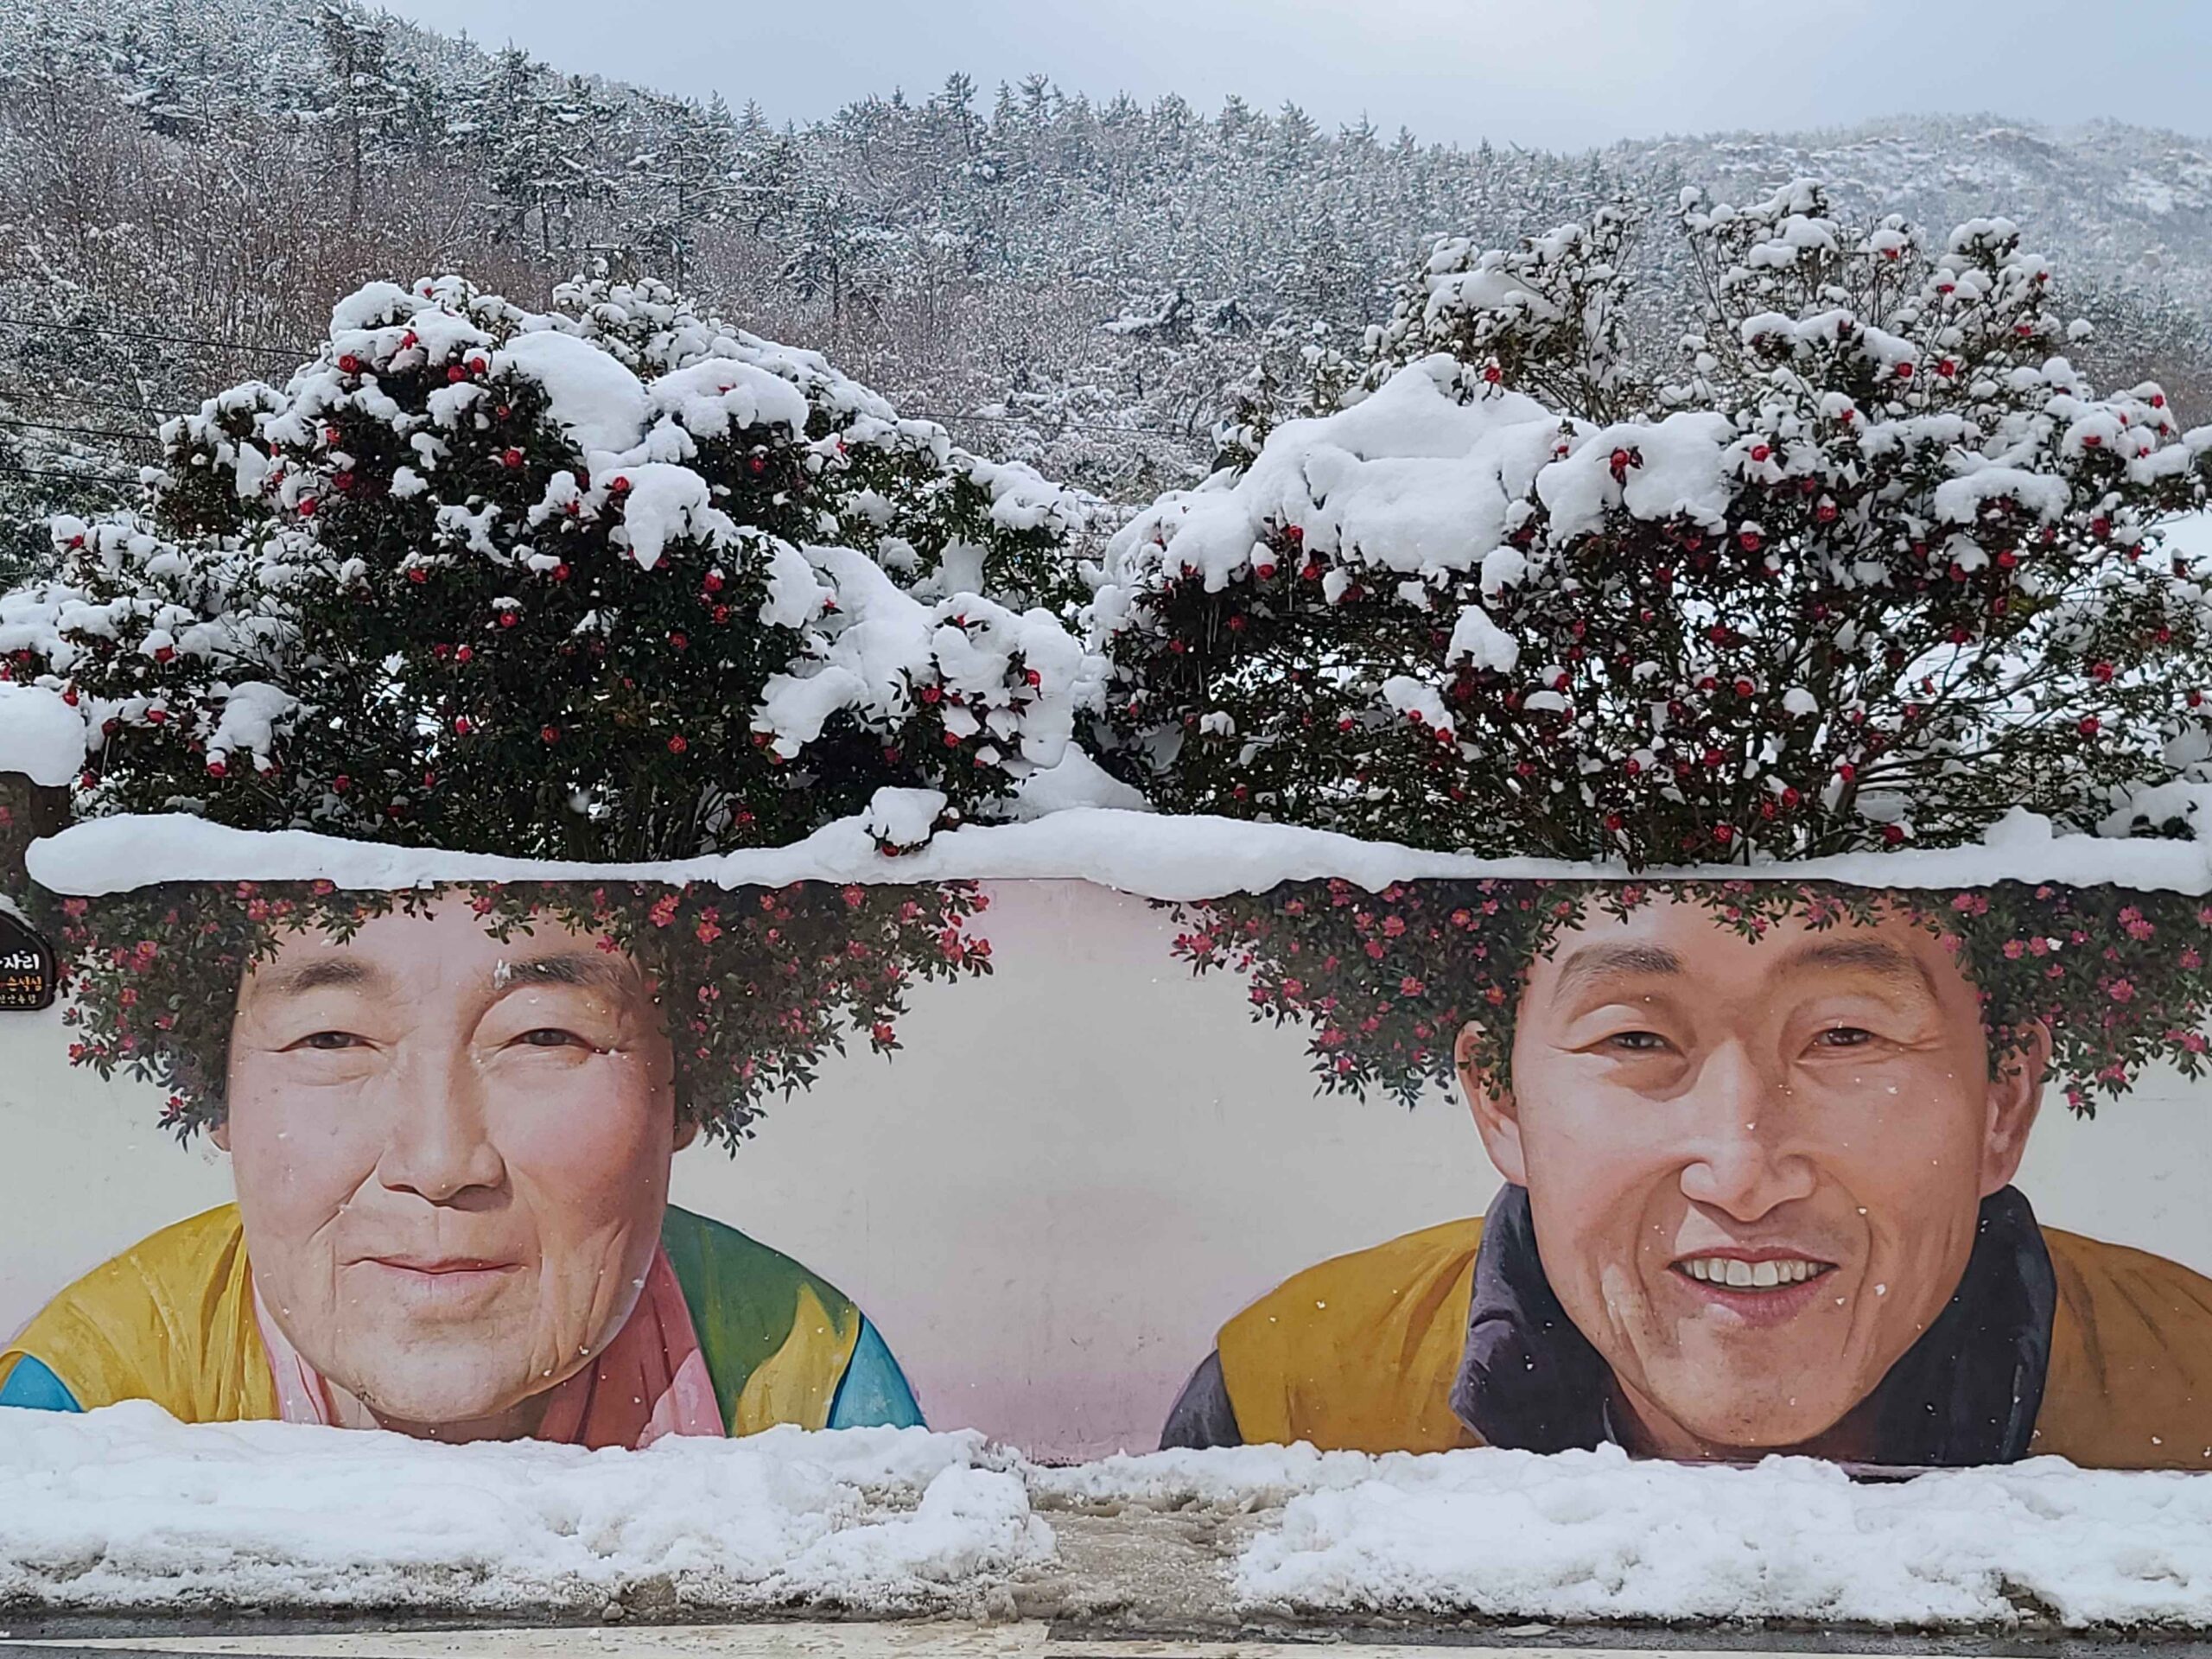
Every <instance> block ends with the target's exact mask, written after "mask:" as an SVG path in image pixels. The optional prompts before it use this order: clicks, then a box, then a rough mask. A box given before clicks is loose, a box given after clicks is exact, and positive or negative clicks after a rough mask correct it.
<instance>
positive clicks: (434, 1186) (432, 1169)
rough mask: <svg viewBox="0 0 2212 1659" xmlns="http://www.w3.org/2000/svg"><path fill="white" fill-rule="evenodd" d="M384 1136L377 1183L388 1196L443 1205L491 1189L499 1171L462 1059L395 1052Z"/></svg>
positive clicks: (480, 1102) (475, 1086) (502, 1169)
mask: <svg viewBox="0 0 2212 1659" xmlns="http://www.w3.org/2000/svg"><path fill="white" fill-rule="evenodd" d="M385 1088H387V1089H388V1090H391V1098H390V1099H389V1100H387V1101H386V1102H385V1110H386V1112H387V1114H388V1120H387V1121H388V1122H390V1124H391V1130H390V1132H389V1134H388V1135H387V1136H386V1138H385V1149H384V1156H383V1157H382V1158H381V1159H379V1160H378V1164H377V1179H378V1180H379V1181H380V1182H382V1183H383V1185H385V1186H386V1187H388V1188H390V1189H391V1191H393V1192H412V1193H414V1194H416V1196H417V1197H419V1198H428V1199H429V1201H430V1202H431V1203H433V1204H446V1203H450V1202H451V1201H452V1200H453V1199H454V1198H456V1197H458V1196H459V1195H461V1193H463V1192H467V1191H469V1190H470V1189H472V1188H491V1187H496V1186H498V1185H499V1184H500V1183H501V1182H502V1181H504V1180H505V1179H506V1164H505V1160H503V1159H501V1157H500V1156H499V1148H498V1147H495V1146H494V1145H493V1143H492V1139H491V1137H490V1135H488V1134H486V1124H485V1113H484V1088H483V1082H482V1079H481V1078H480V1077H478V1076H477V1075H476V1068H475V1067H474V1065H471V1064H470V1063H469V1060H468V1057H467V1053H466V1052H435V1051H429V1050H423V1049H417V1050H416V1051H415V1052H403V1053H402V1055H401V1057H400V1063H399V1064H398V1065H395V1066H393V1067H392V1068H391V1071H389V1072H387V1073H386V1074H385Z"/></svg>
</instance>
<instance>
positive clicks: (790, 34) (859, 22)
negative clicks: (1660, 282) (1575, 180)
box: [385, 0, 2212, 148]
mask: <svg viewBox="0 0 2212 1659" xmlns="http://www.w3.org/2000/svg"><path fill="white" fill-rule="evenodd" d="M385 3H387V4H390V5H391V6H392V8H393V10H397V11H398V12H400V13H401V14H402V15H404V16H410V17H413V18H415V19H416V20H418V21H420V22H424V23H426V24H429V25H430V26H431V27H433V28H436V29H445V30H448V31H451V30H456V29H467V31H468V32H469V33H470V34H471V35H474V36H475V37H476V38H477V39H478V40H480V41H484V42H486V43H487V44H489V45H493V46H499V45H504V44H505V42H506V41H509V40H512V41H515V42H516V43H518V44H519V45H521V46H524V47H525V48H529V49H530V50H531V52H533V53H535V54H537V55H539V56H540V57H543V58H544V59H547V60H550V61H551V62H552V63H553V64H555V65H556V66H557V67H560V68H563V69H565V70H571V71H586V72H591V71H596V72H598V73H604V74H607V75H609V76H613V77H614V78H616V79H624V80H632V81H637V82H640V83H643V84H645V85H647V86H654V87H657V88H659V89H661V90H664V91H669V92H688V93H693V94H697V95H702V96H703V95H704V94H706V93H709V92H721V93H722V94H723V95H724V96H725V97H727V98H728V99H729V100H730V102H731V103H732V104H733V105H739V104H742V103H743V102H744V101H745V100H746V99H748V98H750V99H756V100H758V101H759V103H760V105H761V106H762V108H764V109H765V110H766V111H767V112H768V113H769V114H770V116H772V118H775V119H776V120H778V121H779V122H780V121H782V120H784V119H786V118H797V119H800V120H804V119H805V118H809V117H812V116H818V115H826V114H828V113H829V112H830V111H832V110H834V109H836V107H837V105H840V104H842V103H845V102H847V101H849V100H850V99H855V98H858V97H861V96H864V95H866V94H868V93H869V92H877V93H888V92H890V91H892V89H893V88H894V87H904V88H905V89H906V92H908V94H909V95H910V96H919V95H922V94H925V93H926V92H930V91H931V90H933V89H934V88H935V87H937V86H938V85H939V84H940V83H941V82H942V81H943V80H944V77H945V76H946V75H947V74H948V73H950V72H951V71H953V70H956V69H964V70H966V71H967V72H968V73H969V74H970V75H972V76H974V77H975V78H976V80H977V81H978V82H979V83H980V84H981V85H982V87H983V88H984V90H985V93H986V99H988V92H989V89H990V88H992V87H993V86H995V84H996V83H997V82H998V81H999V80H1001V79H1007V80H1014V79H1019V78H1020V76H1022V75H1024V74H1027V73H1032V72H1035V71H1042V72H1043V73H1046V74H1048V75H1050V76H1052V78H1053V79H1056V80H1057V81H1058V82H1059V83H1060V85H1061V86H1064V87H1066V88H1068V89H1069V90H1071V91H1075V90H1080V91H1083V92H1089V93H1090V94H1092V95H1093V96H1094V97H1103V96H1109V95H1111V94H1112V93H1114V92H1120V91H1127V92H1132V93H1135V94H1136V95H1137V96H1138V97H1140V98H1150V97H1152V96H1154V95H1156V94H1158V93H1160V92H1168V91H1175V92H1181V93H1182V94H1183V95H1184V96H1185V97H1186V98H1189V99H1192V101H1193V102H1195V103H1198V104H1199V105H1203V106H1206V107H1211V106H1212V105H1216V104H1217V103H1218V102H1219V100H1220V99H1221V98H1222V97H1223V95H1224V94H1225V93H1229V92H1240V93H1242V94H1243V96H1244V97H1246V98H1247V99H1251V100H1252V101H1253V102H1255V103H1258V104H1261V105H1266V106H1268V107H1270V108H1272V107H1274V105H1279V104H1281V102H1282V101H1283V100H1284V99H1294V100H1295V101H1297V102H1298V103H1300V104H1301V105H1304V106H1305V107H1306V111H1307V112H1308V113H1310V114H1312V115H1313V116H1314V117H1315V118H1317V119H1319V120H1321V121H1323V122H1325V123H1327V124H1336V123H1339V122H1344V121H1351V120H1356V119H1357V118H1359V116H1360V115H1361V114H1362V113H1364V114H1366V115H1367V116H1368V117H1369V118H1370V119H1372V120H1373V121H1374V122H1375V123H1376V125H1377V126H1380V127H1383V128H1384V129H1385V130H1392V131H1395V130H1396V128H1397V127H1398V126H1400V125H1401V124H1403V125H1406V126H1409V127H1411V128H1412V129H1413V130H1414V133H1415V134H1416V135H1417V136H1418V137H1422V138H1436V139H1451V140H1458V141H1460V142H1464V143H1471V142H1473V141H1474V140H1477V139H1479V138H1483V137H1489V138H1491V139H1494V140H1497V141H1498V142H1500V143H1506V142H1512V143H1524V144H1540V145H1549V146H1555V147H1572V148H1579V147H1581V146H1584V145H1589V144H1597V143H1605V142H1608V141H1610V140H1611V139H1614V138H1620V137H1648V136H1651V135H1655V134H1659V133H1665V132H1688V131H1707V130H1714V129H1723V128H1753V129H1764V130H1773V129H1787V128H1797V127H1804V126H1813V125H1827V124H1840V123H1850V122H1856V121H1860V120H1865V119H1867V118H1872V117H1876V116H1882V115H1891V114H1897V113H1899V112H1902V111H1962V112H1970V111H2001V112H2004V113H2006V114H2010V115H2013V116H2016V117H2021V118H2035V119H2041V120H2046V121H2052V122H2059V123H2063V122H2066V121H2069V120H2082V119H2089V118H2095V117H2099V116H2110V117H2114V118H2120V119H2124V120H2130V121H2136V122H2139V123H2143V124H2148V125H2164V126H2171V127H2175V128H2177V129H2179V130H2183V131H2187V132H2191V133H2196V134H2212V0H1997V3H1994V4H1991V3H1975V4H1966V3H1958V0H1950V3H1945V0H1820V3H1817V4H1808V3H1806V0H1518V3H1507V0H774V3H761V0H626V3H618V4H613V5H609V4H608V3H607V0H385Z"/></svg>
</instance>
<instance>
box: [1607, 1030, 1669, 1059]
mask: <svg viewBox="0 0 2212 1659" xmlns="http://www.w3.org/2000/svg"><path fill="white" fill-rule="evenodd" d="M1605 1040H1606V1041H1607V1042H1609V1043H1611V1044H1612V1045H1613V1046H1614V1047H1616V1048H1624V1049H1626V1050H1628V1051H1629V1052H1630V1053H1632V1054H1656V1053H1657V1052H1659V1051H1660V1050H1662V1049H1663V1048H1665V1047H1666V1046H1667V1039H1665V1038H1664V1037H1662V1036H1661V1035H1660V1034H1659V1033H1657V1032H1656V1031H1617V1032H1615V1033H1613V1034H1612V1035H1611V1037H1608V1038H1607V1039H1605Z"/></svg>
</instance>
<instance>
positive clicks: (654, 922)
mask: <svg viewBox="0 0 2212 1659" xmlns="http://www.w3.org/2000/svg"><path fill="white" fill-rule="evenodd" d="M454 903H466V904H467V905H468V906H470V908H471V909H472V910H474V912H475V914H476V915H477V916H478V917H479V918H480V924H481V925H483V926H484V927H485V928H486V930H487V931H492V932H493V933H494V934H495V935H497V936H498V937H499V938H508V937H511V936H514V935H518V934H520V935H527V934H528V933H530V932H531V931H534V930H535V929H537V928H540V927H547V926H550V927H556V928H569V929H574V930H576V931H582V932H584V933H587V934H589V935H594V936H596V938H597V939H598V940H599V942H600V943H601V945H602V946H603V947H604V948H605V949H607V950H619V951H621V952H623V953H625V954H626V955H627V956H628V957H630V958H631V959H632V960H633V961H634V962H636V963H638V965H639V968H640V969H642V970H643V971H644V972H645V974H646V975H647V976H649V978H650V979H651V981H652V983H653V984H654V986H655V987H656V988H657V992H658V996H659V998H660V1001H661V1004H662V1007H664V1010H665V1012H666V1017H667V1020H668V1034H669V1037H670V1039H671V1045H670V1052H671V1056H672V1058H673V1059H674V1062H675V1084H676V1096H677V1101H678V1103H680V1106H681V1108H682V1109H683V1113H684V1114H685V1116H687V1117H688V1118H689V1119H690V1121H691V1122H694V1123H696V1124H697V1125H698V1126H699V1128H701V1129H702V1130H703V1131H704V1132H705V1133H706V1135H708V1137H709V1139H713V1140H718V1141H722V1142H723V1143H725V1144H726V1145H728V1147H730V1148H731V1149H732V1150H734V1149H735V1148H736V1147H737V1146H738V1144H739V1143H740V1142H741V1141H743V1140H745V1139H746V1138H747V1137H748V1136H750V1135H752V1134H753V1130H754V1128H755V1126H756V1124H757V1123H758V1122H759V1120H760V1117H761V1116H762V1114H763V1113H764V1111H765V1110H766V1108H767V1106H768V1104H769V1103H771V1102H772V1100H773V1099H774V1098H776V1097H778V1096H791V1095H794V1094H797V1093H798V1092H799V1091H801V1090H804V1089H805V1088H806V1087H807V1086H808V1085H810V1084H811V1083H812V1082H813V1080H814V1077H815V1073H816V1071H817V1068H818V1066H819V1065H820V1064H821V1062H822V1060H823V1057H824V1056H825V1055H826V1054H828V1053H830V1052H842V1051H843V1049H844V1046H845V1043H846V1038H847V1033H848V1032H854V1033H861V1034H862V1035H863V1039H864V1040H865V1041H866V1043H867V1044H868V1046H869V1048H870V1049H872V1050H873V1051H874V1052H877V1053H889V1052H893V1051H894V1050H896V1049H897V1048H898V1047H899V1039H898V1034H897V1026H896V1022H897V1020H899V1018H900V1017H902V1016H903V1015H904V1014H906V1009H907V999H908V995H909V993H910V991H911V989H912V987H913V986H915V985H917V984H919V983H922V982H926V981H931V980H939V981H958V980H965V979H970V978H974V977H976V976H981V975H986V974H988V973H989V972H990V970H991V960H990V956H991V947H990V942H989V940H988V939H985V938H979V937H976V936H975V935H973V934H970V933H969V932H967V931H965V930H966V927H967V925H968V923H969V920H970V919H971V918H973V917H975V916H976V915H978V914H980V913H981V912H982V911H984V910H985V909H986V908H987V907H988V899H986V898H985V896H984V895H983V894H982V893H977V892H976V891H975V890H974V889H973V888H972V887H968V886H965V885H962V884H957V883H956V884H943V885H938V886H926V887H863V886H856V885H848V886H842V887H840V886H836V885H834V884H830V883H825V882H807V881H802V882H796V883H793V884H791V886H788V887H775V888H761V887H753V888H743V889H739V890H734V891H733V890H730V889H726V888H723V887H718V886H715V885H714V884H713V883H694V884H685V885H681V886H670V885H662V884H658V883H643V882H627V881H606V882H597V883H594V882H573V883H546V884H541V883H532V882H519V883H494V882H477V883H473V884H468V885H466V886H463V887H451V888H447V889H444V890H442V891H441V892H429V891H423V890H410V891H404V892H399V893H380V892H371V893H362V892H353V891H346V890H342V889H340V888H338V887H335V886H334V884H333V883H331V882H329V881H327V880H320V881H269V882H257V881H241V882H233V883H200V884H194V883H172V884H165V885H159V886H154V887H143V888H139V889H137V890H135V891H132V892H129V893H118V894H112V895H110V896H108V897H105V898H102V899H57V900H54V902H53V903H52V905H51V908H52V910H53V912H54V916H53V918H52V920H53V924H54V929H55V933H56V937H57V938H59V940H60V948H61V950H62V952H63V956H64V959H65V960H66V961H67V963H68V966H69V973H70V981H71V984H70V993H71V994H70V1001H69V1005H68V1007H67V1008H66V1009H65V1010H64V1011H63V1014H62V1018H63V1020H64V1022H65V1023H66V1024H67V1026H69V1027H71V1030H72V1039H71V1042H70V1046H69V1058H70V1060H71V1061H72V1062H73V1064H76V1065H85V1066H89V1067H91V1068H92V1069H93V1070H95V1071H98V1072H99V1074H100V1075H101V1076H102V1077H112V1076H115V1075H117V1074H118V1073H121V1074H124V1075H126V1076H130V1077H137V1078H139V1079H142V1080H145V1081H149V1082H151V1083H154V1084H157V1085H159V1086H160V1087H161V1088H162V1089H164V1090H167V1091H168V1100H167V1103H166V1105H165V1107H164V1108H163V1110H162V1127H163V1128H168V1129H170V1130H173V1131H174V1132H175V1134H176V1135H177V1136H178V1137H179V1138H180V1139H181V1140H189V1139H190V1138H191V1136H192V1135H193V1134H194V1132H195V1131H196V1130H198V1129H200V1128H208V1127H212V1126H213V1125H215V1124H218V1123H219V1122H221V1121H222V1119H223V1116H224V1112H225V1109H226V1101H225V1096H224V1089H225V1083H226V1076H227V1072H228V1065H229V1057H230V1044H231V1030H232V1020H233V1017H234V1015H235V1014H236V1011H237V1003H238V984H239V981H240V979H241V978H242V977H243V976H245V974H246V973H248V972H250V971H251V969H253V968H254V967H255V966H256V965H257V964H259V963H264V962H266V961H267V960H268V959H269V958H270V957H271V956H273V955H274V954H275V953H276V952H277V950H279V949H280V948H281V947H282V945H283V942H284V941H285V940H286V939H287V938H289V937H291V936H293V935H296V934H301V933H308V932H315V933H320V934H323V935H326V936H328V937H332V938H350V937H351V936H352V935H353V932H355V931H357V930H358V929H359V928H360V926H361V925H363V924H364V923H365V922H367V921H369V920H371V919H372V918H376V917H378V916H384V915H390V914H394V913H397V914H420V913H423V912H426V911H429V910H431V909H434V908H435V907H436V906H440V905H443V904H454Z"/></svg>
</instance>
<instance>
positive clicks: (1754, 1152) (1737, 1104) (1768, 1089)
mask: <svg viewBox="0 0 2212 1659" xmlns="http://www.w3.org/2000/svg"><path fill="white" fill-rule="evenodd" d="M1693 1100H1694V1105H1695V1106H1696V1108H1697V1116H1696V1121H1695V1124H1694V1127H1693V1128H1692V1129H1691V1131H1690V1138H1689V1142H1688V1146H1687V1147H1685V1149H1684V1150H1685V1151H1686V1153H1687V1154H1688V1156H1687V1158H1686V1159H1685V1160H1684V1162H1683V1164H1682V1174H1681V1186H1682V1196H1683V1197H1685V1198H1688V1199H1689V1200H1690V1201H1691V1202H1692V1203H1694V1204H1701V1205H1709V1206H1711V1207H1712V1208H1713V1209H1715V1210H1719V1211H1721V1212H1722V1213H1724V1214H1726V1215H1727V1216H1728V1217H1731V1218H1732V1219H1734V1220H1737V1221H1746V1222H1748V1221H1757V1220H1758V1219H1759V1218H1760V1217H1762V1216H1764V1215H1767V1214H1768V1213H1770V1211H1773V1210H1775V1209H1776V1208H1777V1207H1778V1206H1780V1205H1784V1204H1788V1203H1789V1202H1790V1201H1791V1200H1792V1199H1796V1198H1809V1197H1811V1196H1812V1192H1813V1188H1814V1185H1815V1175H1814V1171H1813V1166H1812V1163H1811V1161H1810V1160H1808V1158H1807V1157H1806V1156H1805V1154H1804V1152H1803V1150H1802V1147H1800V1145H1799V1126H1798V1123H1797V1121H1796V1111H1795V1109H1794V1108H1793V1105H1792V1103H1791V1101H1790V1099H1789V1090H1788V1088H1787V1086H1786V1085H1785V1084H1783V1081H1782V1079H1781V1077H1779V1076H1778V1075H1770V1074H1769V1073H1768V1072H1767V1071H1765V1070H1764V1069H1763V1068H1762V1067H1761V1066H1760V1065H1758V1061H1757V1060H1756V1059H1755V1058H1753V1057H1752V1055H1751V1053H1750V1052H1747V1051H1746V1050H1745V1048H1744V1047H1743V1046H1741V1045H1737V1044H1731V1045H1729V1046H1726V1047H1723V1048H1720V1049H1718V1050H1716V1051H1714V1052H1713V1053H1712V1054H1711V1055H1710V1056H1709V1057H1708V1058H1707V1060H1706V1063H1705V1065H1703V1066H1702V1067H1701V1068H1700V1071H1699V1073H1698V1079H1697V1084H1696V1087H1695V1089H1694V1090H1693Z"/></svg>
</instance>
